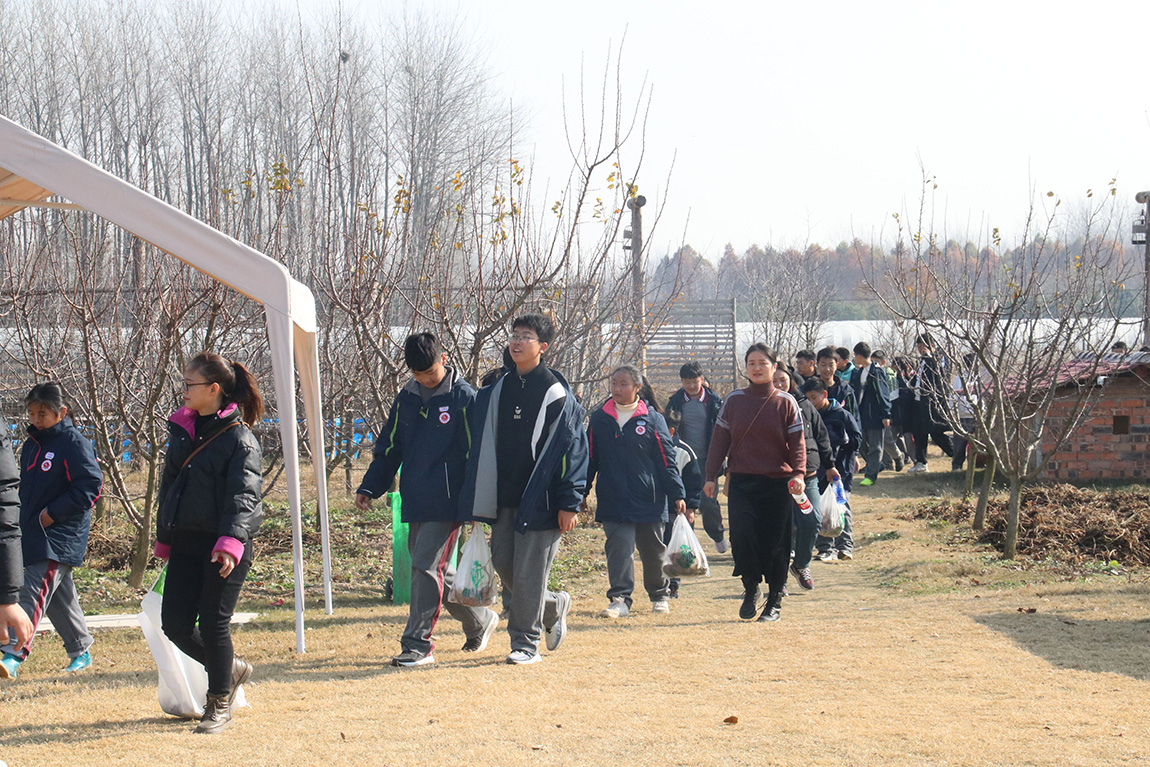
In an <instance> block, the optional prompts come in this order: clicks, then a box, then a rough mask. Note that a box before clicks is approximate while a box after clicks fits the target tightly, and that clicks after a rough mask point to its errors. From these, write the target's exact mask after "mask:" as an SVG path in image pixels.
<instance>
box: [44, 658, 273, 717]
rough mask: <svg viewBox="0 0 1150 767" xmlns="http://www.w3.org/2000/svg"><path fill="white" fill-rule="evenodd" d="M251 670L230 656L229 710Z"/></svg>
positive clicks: (248, 666)
mask: <svg viewBox="0 0 1150 767" xmlns="http://www.w3.org/2000/svg"><path fill="white" fill-rule="evenodd" d="M84 654H85V655H87V653H84ZM65 670H67V669H65ZM253 671H255V669H253V668H252V664H250V663H248V662H247V661H245V660H240V659H239V658H232V690H231V692H229V693H228V710H231V707H232V706H233V705H234V704H235V702H236V693H237V692H239V689H240V685H243V684H247V682H248V680H249V679H251V678H252V672H253Z"/></svg>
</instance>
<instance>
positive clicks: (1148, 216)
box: [1133, 192, 1150, 346]
mask: <svg viewBox="0 0 1150 767" xmlns="http://www.w3.org/2000/svg"><path fill="white" fill-rule="evenodd" d="M1134 200H1135V202H1137V203H1139V204H1140V205H1145V206H1146V210H1144V211H1143V212H1142V218H1141V219H1140V220H1139V221H1135V222H1134V236H1133V242H1134V244H1135V245H1138V244H1141V245H1142V255H1143V259H1144V260H1145V263H1144V268H1143V271H1142V345H1143V346H1150V242H1148V241H1147V238H1146V231H1147V228H1148V227H1150V192H1139V193H1138V194H1136V195H1134Z"/></svg>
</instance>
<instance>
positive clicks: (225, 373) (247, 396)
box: [188, 352, 264, 426]
mask: <svg viewBox="0 0 1150 767" xmlns="http://www.w3.org/2000/svg"><path fill="white" fill-rule="evenodd" d="M188 370H194V371H196V372H197V373H199V374H200V375H202V376H203V377H204V380H205V381H207V382H208V383H214V384H219V387H220V393H221V394H223V397H224V401H225V402H234V403H235V404H237V405H239V406H240V410H242V411H243V417H244V421H245V422H246V423H247V425H248V426H255V423H256V421H258V420H259V419H260V415H262V414H263V411H264V399H263V397H262V396H261V395H260V387H259V386H258V385H257V384H256V378H255V376H253V375H252V374H251V371H249V370H248V369H247V368H246V367H244V366H243V365H241V364H240V363H238V362H236V361H235V360H229V359H224V358H223V357H221V356H220V355H218V354H216V353H215V352H200V353H199V354H197V355H196V356H195V357H192V361H191V362H189V363H188Z"/></svg>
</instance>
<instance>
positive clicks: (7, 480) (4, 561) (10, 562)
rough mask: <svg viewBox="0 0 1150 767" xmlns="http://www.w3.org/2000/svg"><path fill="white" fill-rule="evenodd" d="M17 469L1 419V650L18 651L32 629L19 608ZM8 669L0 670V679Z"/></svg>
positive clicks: (20, 566)
mask: <svg viewBox="0 0 1150 767" xmlns="http://www.w3.org/2000/svg"><path fill="white" fill-rule="evenodd" d="M19 485H20V469H19V467H18V466H17V465H16V456H15V455H14V454H13V453H12V440H11V438H10V437H9V431H8V422H7V421H5V420H4V418H3V417H2V416H0V646H4V645H9V644H11V646H12V647H13V648H14V649H15V650H21V649H23V647H24V646H25V645H27V644H28V640H29V639H31V638H32V634H33V632H34V630H35V629H34V628H33V627H32V621H31V620H29V619H28V614H27V613H26V612H24V608H23V607H21V606H20V590H21V588H22V587H23V585H24V556H23V554H22V553H21V551H20V493H19V489H18V488H19ZM6 673H7V668H5V667H3V666H0V675H3V674H6Z"/></svg>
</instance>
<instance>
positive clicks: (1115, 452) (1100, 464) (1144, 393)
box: [1042, 367, 1150, 480]
mask: <svg viewBox="0 0 1150 767" xmlns="http://www.w3.org/2000/svg"><path fill="white" fill-rule="evenodd" d="M1144 371H1145V368H1144V367H1143V368H1141V369H1140V372H1144ZM1069 409H1070V403H1069V402H1063V401H1055V403H1054V404H1053V405H1052V406H1051V408H1050V412H1049V413H1048V414H1047V420H1048V421H1057V420H1058V419H1059V418H1060V417H1065V414H1066V412H1067V411H1068V410H1069ZM1115 416H1126V417H1128V418H1129V419H1130V426H1129V432H1130V433H1129V434H1115V433H1114V426H1115ZM1042 449H1043V455H1046V454H1047V453H1048V452H1049V450H1050V446H1049V445H1048V444H1044V445H1043V447H1042ZM1043 477H1044V478H1045V479H1056V480H1091V479H1142V480H1144V479H1147V478H1150V384H1148V383H1147V382H1146V381H1144V380H1142V379H1141V378H1139V377H1137V376H1134V375H1131V374H1129V373H1127V374H1126V375H1121V376H1115V377H1113V378H1111V379H1110V381H1109V382H1108V383H1107V385H1106V386H1105V388H1103V389H1102V393H1101V395H1100V397H1099V399H1098V401H1097V402H1096V403H1095V404H1094V406H1093V407H1092V408H1091V409H1090V412H1089V413H1087V415H1086V417H1085V419H1084V420H1083V422H1082V425H1081V426H1079V428H1078V430H1077V431H1076V432H1075V433H1074V434H1072V435H1071V436H1070V438H1069V439H1068V440H1066V442H1065V443H1063V445H1062V448H1061V450H1059V451H1058V452H1057V453H1056V454H1055V455H1054V457H1053V458H1052V460H1051V461H1050V463H1049V464H1048V465H1047V468H1046V472H1045V473H1044V474H1043Z"/></svg>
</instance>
